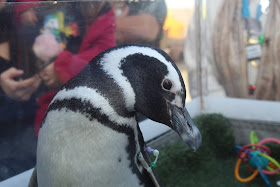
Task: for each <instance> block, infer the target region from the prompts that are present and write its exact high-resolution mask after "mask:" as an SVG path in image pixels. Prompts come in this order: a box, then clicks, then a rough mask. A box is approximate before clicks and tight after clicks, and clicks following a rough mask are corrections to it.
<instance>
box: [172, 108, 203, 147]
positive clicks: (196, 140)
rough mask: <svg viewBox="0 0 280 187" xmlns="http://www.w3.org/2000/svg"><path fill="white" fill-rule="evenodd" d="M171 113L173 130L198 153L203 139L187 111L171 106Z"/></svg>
mask: <svg viewBox="0 0 280 187" xmlns="http://www.w3.org/2000/svg"><path fill="white" fill-rule="evenodd" d="M171 113H172V114H171V117H172V125H173V130H175V131H176V132H177V133H178V134H179V135H180V137H181V138H182V139H183V140H184V142H185V143H186V144H188V145H189V146H190V148H192V149H193V150H194V151H196V150H197V149H198V148H199V146H200V144H201V139H202V138H201V134H200V132H199V130H198V128H197V127H196V125H195V124H194V122H193V120H192V118H191V116H190V114H189V113H188V111H187V109H186V108H185V107H184V108H179V107H177V106H174V105H171Z"/></svg>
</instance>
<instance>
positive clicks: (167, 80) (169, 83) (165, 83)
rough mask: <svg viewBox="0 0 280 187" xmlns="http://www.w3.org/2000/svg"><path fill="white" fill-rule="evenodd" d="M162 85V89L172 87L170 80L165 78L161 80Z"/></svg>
mask: <svg viewBox="0 0 280 187" xmlns="http://www.w3.org/2000/svg"><path fill="white" fill-rule="evenodd" d="M162 87H163V89H164V90H168V91H169V90H171V88H172V82H171V80H169V79H165V80H164V81H163V82H162Z"/></svg>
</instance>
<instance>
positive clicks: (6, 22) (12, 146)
mask: <svg viewBox="0 0 280 187" xmlns="http://www.w3.org/2000/svg"><path fill="white" fill-rule="evenodd" d="M5 2H6V1H5V0H0V114H1V115H0V152H1V154H0V181H2V180H4V179H7V178H9V177H12V176H14V175H16V174H18V173H21V172H23V171H26V170H27V169H30V168H32V167H33V166H34V164H35V161H36V159H35V158H36V143H37V139H36V138H35V136H34V133H33V131H34V129H33V128H34V123H33V122H34V117H35V111H36V105H35V98H34V96H32V95H33V92H34V91H35V90H36V89H37V87H38V86H39V84H40V80H39V81H38V79H37V78H36V77H31V78H28V79H25V80H23V79H21V78H20V77H21V76H22V75H23V73H24V72H23V71H22V70H19V69H17V68H16V64H17V63H16V62H17V58H16V57H17V55H16V48H17V47H16V29H15V24H14V19H13V18H14V12H13V6H12V4H8V3H5ZM8 2H11V1H8Z"/></svg>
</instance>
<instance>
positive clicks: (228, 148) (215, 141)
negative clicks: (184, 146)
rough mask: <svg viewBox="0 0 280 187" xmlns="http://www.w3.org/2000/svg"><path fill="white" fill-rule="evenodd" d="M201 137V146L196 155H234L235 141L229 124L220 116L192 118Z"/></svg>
mask: <svg viewBox="0 0 280 187" xmlns="http://www.w3.org/2000/svg"><path fill="white" fill-rule="evenodd" d="M194 122H195V123H196V125H197V127H198V129H199V130H200V132H201V135H202V145H201V147H200V149H199V150H198V153H200V152H201V154H203V152H205V153H208V154H211V155H209V156H212V157H213V156H215V157H228V156H232V155H234V149H233V148H234V146H235V140H234V135H233V133H232V131H231V129H230V122H229V120H228V119H227V118H225V117H224V116H222V115H221V114H207V115H200V116H198V117H196V118H194Z"/></svg>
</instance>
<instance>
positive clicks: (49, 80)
mask: <svg viewBox="0 0 280 187" xmlns="http://www.w3.org/2000/svg"><path fill="white" fill-rule="evenodd" d="M39 75H40V77H41V79H43V81H44V83H45V85H47V86H48V87H50V88H55V87H58V86H60V85H61V83H60V81H59V80H58V78H57V76H56V72H55V69H54V62H52V63H50V64H49V65H47V66H46V67H45V68H44V69H43V70H42V71H41V72H40V73H39Z"/></svg>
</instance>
